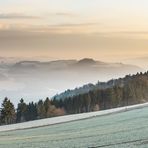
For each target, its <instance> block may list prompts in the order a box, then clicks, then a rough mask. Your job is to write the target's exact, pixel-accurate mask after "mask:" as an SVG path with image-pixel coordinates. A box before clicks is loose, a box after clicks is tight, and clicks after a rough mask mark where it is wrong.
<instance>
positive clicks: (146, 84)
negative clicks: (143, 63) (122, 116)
mask: <svg viewBox="0 0 148 148" xmlns="http://www.w3.org/2000/svg"><path fill="white" fill-rule="evenodd" d="M147 101H148V72H146V73H137V74H136V75H132V76H131V75H127V76H126V77H124V78H120V79H115V80H110V81H108V82H106V83H105V82H104V83H103V82H102V83H101V82H98V83H97V84H96V85H93V84H88V85H84V86H83V87H81V88H76V89H74V90H68V91H66V92H64V93H62V94H60V95H57V96H55V97H54V99H53V102H54V104H56V106H57V107H63V108H65V110H66V112H67V113H81V112H89V111H94V110H104V109H109V108H115V107H121V106H127V105H133V104H139V103H144V102H147Z"/></svg>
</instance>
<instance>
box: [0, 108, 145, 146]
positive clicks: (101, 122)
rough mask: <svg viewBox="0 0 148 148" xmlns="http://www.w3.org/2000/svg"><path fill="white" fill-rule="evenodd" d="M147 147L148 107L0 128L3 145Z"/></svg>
mask: <svg viewBox="0 0 148 148" xmlns="http://www.w3.org/2000/svg"><path fill="white" fill-rule="evenodd" d="M100 147H103V148H127V147H129V148H147V147H148V107H145V108H141V109H135V110H131V111H127V112H122V113H116V114H111V115H106V116H101V117H94V118H90V119H85V120H79V121H73V122H69V123H62V124H57V125H51V126H46V127H40V128H33V129H25V130H16V131H9V132H0V148H100Z"/></svg>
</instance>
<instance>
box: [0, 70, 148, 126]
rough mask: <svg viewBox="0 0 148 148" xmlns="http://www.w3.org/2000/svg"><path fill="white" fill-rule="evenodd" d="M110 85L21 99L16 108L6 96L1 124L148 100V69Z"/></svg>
mask: <svg viewBox="0 0 148 148" xmlns="http://www.w3.org/2000/svg"><path fill="white" fill-rule="evenodd" d="M109 82H110V83H108V82H107V83H106V85H107V84H109V85H110V86H111V87H108V88H100V87H99V88H98V89H94V90H91V91H89V92H87V93H83V94H79V95H76V96H73V97H68V98H64V99H55V98H54V99H49V98H46V100H44V101H43V100H39V101H38V102H37V103H34V102H31V103H29V104H27V103H25V102H24V100H23V99H21V100H20V102H19V103H18V105H17V108H16V109H15V107H14V105H13V103H12V102H11V101H10V100H9V99H8V98H5V99H4V100H3V103H2V105H1V110H0V124H1V125H3V124H12V123H19V122H25V121H31V120H36V119H43V118H49V117H55V116H61V115H65V114H75V113H83V112H90V111H98V110H105V109H110V108H116V107H121V106H128V105H133V104H138V103H144V102H147V101H148V72H146V73H138V74H136V75H133V76H130V75H128V76H126V77H125V78H122V79H121V78H120V79H117V80H111V81H109Z"/></svg>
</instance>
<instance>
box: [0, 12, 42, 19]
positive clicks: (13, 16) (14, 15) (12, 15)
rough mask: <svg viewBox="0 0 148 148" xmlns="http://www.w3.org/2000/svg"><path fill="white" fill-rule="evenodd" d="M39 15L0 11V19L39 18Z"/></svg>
mask: <svg viewBox="0 0 148 148" xmlns="http://www.w3.org/2000/svg"><path fill="white" fill-rule="evenodd" d="M39 18H40V17H39V16H32V15H25V14H21V13H0V19H39Z"/></svg>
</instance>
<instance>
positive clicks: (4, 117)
mask: <svg viewBox="0 0 148 148" xmlns="http://www.w3.org/2000/svg"><path fill="white" fill-rule="evenodd" d="M64 114H65V111H64V109H63V108H56V107H55V105H53V104H52V101H51V100H49V98H46V100H45V101H42V100H40V101H39V102H37V103H34V102H31V103H29V104H26V103H25V102H24V100H23V99H21V100H20V102H19V103H18V106H17V109H15V107H14V105H13V103H12V102H11V101H10V100H9V99H8V98H5V99H4V100H3V103H2V106H1V111H0V125H4V124H12V123H20V122H25V121H31V120H36V119H43V118H49V117H54V116H61V115H64Z"/></svg>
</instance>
